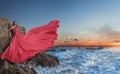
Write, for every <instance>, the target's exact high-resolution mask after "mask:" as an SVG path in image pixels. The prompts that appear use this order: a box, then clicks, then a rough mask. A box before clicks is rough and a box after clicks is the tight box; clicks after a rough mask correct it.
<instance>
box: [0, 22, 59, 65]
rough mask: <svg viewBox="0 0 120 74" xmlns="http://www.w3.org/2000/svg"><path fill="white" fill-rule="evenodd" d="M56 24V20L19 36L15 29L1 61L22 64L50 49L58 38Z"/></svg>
mask: <svg viewBox="0 0 120 74" xmlns="http://www.w3.org/2000/svg"><path fill="white" fill-rule="evenodd" d="M58 23H59V21H58V20H53V21H51V22H49V23H48V24H46V25H43V26H39V27H35V28H32V29H31V30H30V31H28V32H27V33H26V34H20V33H19V30H18V28H17V27H15V28H14V29H13V30H14V36H13V38H12V40H11V43H10V45H9V46H8V47H7V49H6V50H5V51H4V53H3V54H2V56H1V59H2V60H4V59H7V60H9V61H10V62H12V63H22V62H24V61H26V60H27V59H29V58H31V57H32V56H34V55H35V54H37V53H39V52H43V51H45V50H47V49H48V48H49V47H52V46H53V45H54V41H55V40H56V39H57V37H58V34H57V28H58V27H59V25H58Z"/></svg>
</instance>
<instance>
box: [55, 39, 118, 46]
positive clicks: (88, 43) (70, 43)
mask: <svg viewBox="0 0 120 74" xmlns="http://www.w3.org/2000/svg"><path fill="white" fill-rule="evenodd" d="M55 46H80V47H120V42H111V41H101V42H100V41H92V40H90V41H87V40H86V41H64V40H57V41H55Z"/></svg>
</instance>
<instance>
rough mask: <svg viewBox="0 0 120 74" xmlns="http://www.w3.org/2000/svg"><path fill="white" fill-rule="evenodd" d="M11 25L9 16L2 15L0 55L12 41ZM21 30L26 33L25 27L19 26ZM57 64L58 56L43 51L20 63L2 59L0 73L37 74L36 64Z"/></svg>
mask: <svg viewBox="0 0 120 74" xmlns="http://www.w3.org/2000/svg"><path fill="white" fill-rule="evenodd" d="M10 26H11V25H10V23H9V21H8V19H7V18H3V17H0V56H1V55H2V53H3V52H4V50H5V49H6V47H7V46H8V45H9V43H10V37H9V33H8V28H9V27H10ZM19 30H20V33H22V34H24V33H25V28H24V27H21V26H19ZM57 65H59V60H58V59H57V58H56V57H53V56H51V55H48V54H46V53H45V52H42V53H38V54H36V55H35V56H33V57H32V58H30V59H29V60H27V61H25V62H23V63H20V64H13V63H11V62H9V61H7V60H1V59H0V74H37V72H36V71H35V70H34V68H35V67H36V66H42V67H46V66H47V67H53V66H57Z"/></svg>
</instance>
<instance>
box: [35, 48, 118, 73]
mask: <svg viewBox="0 0 120 74" xmlns="http://www.w3.org/2000/svg"><path fill="white" fill-rule="evenodd" d="M48 50H49V51H46V53H47V54H49V55H52V56H55V57H57V58H58V59H59V62H60V65H58V66H55V67H41V66H38V67H35V70H36V71H37V73H38V74H120V48H109V47H107V48H102V49H97V48H96V49H88V48H86V47H55V48H50V49H48Z"/></svg>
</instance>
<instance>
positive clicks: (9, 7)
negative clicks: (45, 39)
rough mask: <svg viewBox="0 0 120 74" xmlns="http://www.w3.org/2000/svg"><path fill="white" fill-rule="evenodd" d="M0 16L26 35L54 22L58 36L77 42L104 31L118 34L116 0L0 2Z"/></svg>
mask: <svg viewBox="0 0 120 74" xmlns="http://www.w3.org/2000/svg"><path fill="white" fill-rule="evenodd" d="M0 16H2V17H6V18H8V19H9V22H10V23H12V21H13V20H17V22H18V24H19V25H22V26H24V27H25V28H26V29H27V31H28V30H30V29H31V28H33V27H37V26H41V25H44V24H47V23H48V22H50V21H51V20H54V19H58V20H59V21H60V27H59V29H58V34H59V36H66V35H69V36H74V37H79V38H81V39H82V38H89V37H90V36H93V34H98V31H100V30H104V29H105V30H106V28H107V30H108V31H109V30H110V31H111V32H113V31H114V32H116V31H117V32H120V0H0ZM104 27H105V28H104ZM103 28H104V29H103ZM103 32H105V31H103ZM98 36H99V35H98ZM93 37H94V36H93ZM95 37H96V36H95Z"/></svg>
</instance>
